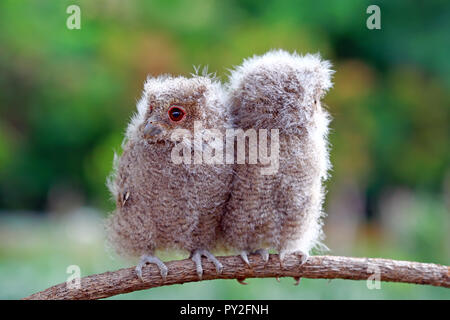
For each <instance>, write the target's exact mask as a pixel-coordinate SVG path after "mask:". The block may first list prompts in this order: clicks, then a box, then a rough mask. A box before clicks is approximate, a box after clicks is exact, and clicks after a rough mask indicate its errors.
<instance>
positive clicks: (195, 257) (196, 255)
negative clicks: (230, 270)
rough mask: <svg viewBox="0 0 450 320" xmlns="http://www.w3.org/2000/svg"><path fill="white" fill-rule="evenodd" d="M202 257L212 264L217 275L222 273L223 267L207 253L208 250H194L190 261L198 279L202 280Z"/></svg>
mask: <svg viewBox="0 0 450 320" xmlns="http://www.w3.org/2000/svg"><path fill="white" fill-rule="evenodd" d="M202 256H203V257H206V258H207V259H208V260H209V261H211V262H212V263H214V266H215V267H216V271H217V273H218V274H221V273H222V271H223V265H222V264H221V263H220V261H219V260H217V259H216V257H215V256H214V255H213V254H212V253H211V252H209V251H208V250H195V251H194V252H193V253H192V255H191V259H192V261H194V263H195V268H196V271H197V275H198V277H199V279H202V276H203V268H202Z"/></svg>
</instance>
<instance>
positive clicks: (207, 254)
mask: <svg viewBox="0 0 450 320" xmlns="http://www.w3.org/2000/svg"><path fill="white" fill-rule="evenodd" d="M202 255H203V256H205V257H206V258H207V259H208V260H209V261H211V262H212V263H214V266H215V267H216V272H217V273H218V274H221V273H222V271H223V265H222V264H221V263H220V261H219V260H217V258H216V257H215V256H214V255H213V254H212V253H211V252H209V251H208V250H202Z"/></svg>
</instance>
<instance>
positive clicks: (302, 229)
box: [221, 51, 332, 265]
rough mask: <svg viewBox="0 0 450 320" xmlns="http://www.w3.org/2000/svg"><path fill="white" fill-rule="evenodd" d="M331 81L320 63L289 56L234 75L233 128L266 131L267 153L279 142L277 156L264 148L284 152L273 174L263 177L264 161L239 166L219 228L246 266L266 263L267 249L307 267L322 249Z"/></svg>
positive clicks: (277, 55) (254, 62)
mask: <svg viewBox="0 0 450 320" xmlns="http://www.w3.org/2000/svg"><path fill="white" fill-rule="evenodd" d="M331 74H332V71H331V70H330V64H329V63H328V62H327V61H321V59H320V58H319V57H318V56H314V55H306V56H299V55H297V54H289V53H287V52H285V51H271V52H268V53H266V54H265V55H263V56H259V57H253V58H250V59H248V60H246V61H244V63H243V64H242V65H241V66H239V67H238V68H237V69H236V70H234V71H233V72H232V74H231V77H230V84H229V104H230V108H231V109H230V112H231V116H232V119H233V122H234V123H233V125H234V127H237V128H241V129H243V130H248V129H255V130H256V131H257V132H258V131H259V129H267V133H268V138H267V141H269V142H268V145H269V146H270V145H271V144H272V145H276V144H277V142H279V144H278V146H279V150H277V148H274V149H273V148H269V147H267V149H269V150H272V151H271V152H277V151H279V152H278V159H279V162H278V168H275V170H272V172H270V171H266V172H264V170H261V169H263V168H264V167H266V165H263V164H261V163H260V161H258V163H257V164H249V163H246V164H236V165H235V166H234V170H235V175H234V177H233V182H232V187H231V196H230V200H229V202H228V204H227V206H226V211H225V214H224V216H223V219H222V222H221V226H222V233H223V240H224V242H225V244H226V245H227V246H228V247H229V248H231V249H234V250H236V251H239V252H240V253H241V256H242V258H243V260H244V261H245V262H246V263H247V264H248V265H250V264H249V260H248V256H247V255H248V254H249V253H253V252H257V253H259V254H261V255H262V257H263V258H264V259H265V260H266V261H267V259H268V249H273V250H276V251H278V252H279V253H280V260H281V261H283V259H284V258H285V255H286V254H291V253H292V254H300V255H301V257H302V262H305V261H306V260H307V259H308V256H309V252H310V250H311V249H312V248H313V247H315V246H316V245H318V244H319V243H320V239H321V236H322V231H321V229H322V221H321V220H322V216H323V213H322V202H323V199H324V188H323V185H322V183H323V181H324V180H325V179H326V177H327V171H328V169H329V167H330V164H329V160H328V146H327V132H328V123H329V115H328V113H327V112H326V111H325V110H324V109H323V108H322V106H321V103H320V99H321V98H322V97H323V95H324V94H325V92H326V91H327V90H328V89H329V88H330V87H331V80H330V78H331ZM271 129H278V131H277V132H278V133H276V132H274V131H271ZM262 142H263V141H261V140H260V141H259V146H258V147H259V148H261V143H262ZM263 143H265V141H264V142H263ZM269 153H270V152H269ZM271 156H272V157H273V156H274V155H271ZM276 169H278V170H276Z"/></svg>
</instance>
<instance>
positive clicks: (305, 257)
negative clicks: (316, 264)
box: [280, 250, 309, 269]
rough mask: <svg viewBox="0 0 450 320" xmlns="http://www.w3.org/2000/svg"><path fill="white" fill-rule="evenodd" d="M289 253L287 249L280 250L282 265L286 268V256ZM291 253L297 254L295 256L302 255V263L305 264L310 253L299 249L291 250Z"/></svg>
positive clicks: (282, 267)
mask: <svg viewBox="0 0 450 320" xmlns="http://www.w3.org/2000/svg"><path fill="white" fill-rule="evenodd" d="M287 254H288V253H287V252H285V251H282V252H280V266H281V269H284V258H285V257H286V255H287ZM289 254H292V255H295V256H300V265H303V264H305V263H306V261H308V259H309V254H308V253H306V252H305V251H302V250H297V251H294V252H290V253H289Z"/></svg>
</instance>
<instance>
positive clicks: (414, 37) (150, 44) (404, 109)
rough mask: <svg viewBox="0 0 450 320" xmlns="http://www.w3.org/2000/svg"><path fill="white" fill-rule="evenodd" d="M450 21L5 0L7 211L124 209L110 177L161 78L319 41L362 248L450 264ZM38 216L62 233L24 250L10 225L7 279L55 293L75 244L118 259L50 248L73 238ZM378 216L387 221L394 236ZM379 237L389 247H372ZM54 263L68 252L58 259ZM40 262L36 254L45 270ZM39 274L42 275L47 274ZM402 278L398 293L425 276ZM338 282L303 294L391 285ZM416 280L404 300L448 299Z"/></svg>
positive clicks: (332, 6)
mask: <svg viewBox="0 0 450 320" xmlns="http://www.w3.org/2000/svg"><path fill="white" fill-rule="evenodd" d="M71 4H78V5H79V6H80V8H81V30H69V29H67V28H66V19H67V17H68V14H67V13H66V8H67V7H68V6H69V5H71ZM370 4H378V5H379V6H380V8H381V25H382V29H381V30H368V29H367V28H366V19H367V17H368V15H367V14H366V8H367V6H368V5H370ZM449 30H450V6H449V4H448V1H444V0H434V1H416V2H414V3H411V2H408V1H375V0H374V1H352V0H341V1H324V0H308V1H297V0H265V1H258V0H230V1H219V0H190V1H187V0H171V1H166V0H153V1H119V0H110V1H106V0H97V1H89V0H84V1H78V0H70V1H69V0H61V1H52V0H41V1H32V0H24V1H15V0H3V1H1V2H0V209H2V210H4V211H5V212H6V211H12V210H33V211H39V212H52V213H54V212H59V211H64V210H66V211H70V210H69V209H73V208H76V207H80V206H89V207H96V208H100V209H101V210H102V211H103V212H107V211H109V210H111V208H112V203H111V202H110V201H109V200H108V199H109V194H108V192H107V189H106V187H105V179H106V176H107V175H108V173H109V171H110V169H111V165H112V159H113V151H114V150H118V149H119V148H120V143H121V140H122V137H123V132H124V129H125V126H126V124H127V122H128V119H129V117H130V116H131V114H132V112H133V111H134V109H135V103H136V100H137V99H138V98H139V97H140V93H141V89H142V84H143V81H144V80H145V78H146V76H147V75H158V74H161V73H173V74H183V75H189V74H190V73H191V72H193V67H192V66H193V65H195V66H198V65H208V66H209V71H211V72H217V75H218V76H219V77H220V78H221V79H222V80H223V81H226V79H227V75H228V74H229V71H228V70H229V68H231V67H232V66H234V65H238V64H240V63H241V62H242V60H243V59H244V58H246V57H249V56H252V55H254V54H262V53H264V52H265V51H267V50H270V49H272V48H283V49H286V50H290V51H294V50H296V51H297V52H300V53H307V52H320V53H321V54H322V56H323V57H324V58H325V59H328V60H330V61H331V62H332V63H333V65H334V68H335V70H336V74H335V77H334V83H335V86H334V88H333V89H332V90H331V92H330V93H329V94H328V95H327V97H326V98H325V104H326V105H327V106H328V109H329V111H330V113H331V114H332V116H333V118H334V120H333V122H332V125H331V127H332V132H331V136H330V140H331V144H332V150H331V158H332V159H331V160H332V163H333V167H334V169H333V172H332V178H331V180H330V181H329V190H330V191H329V197H328V198H333V195H336V194H340V192H342V186H343V185H346V184H347V183H348V182H350V184H351V185H356V186H357V189H358V190H359V192H360V193H361V194H362V195H363V198H364V199H363V202H364V206H365V209H364V210H362V212H359V214H360V215H361V213H365V214H366V215H367V216H369V218H371V217H372V218H374V219H373V220H371V221H372V222H373V221H375V222H376V223H373V225H372V226H371V227H370V228H374V229H371V230H365V233H364V236H363V237H356V240H357V241H359V242H363V243H365V241H367V242H368V243H365V245H363V246H360V247H361V248H363V250H361V251H359V250H358V249H357V248H351V250H355V251H353V252H359V253H360V254H361V255H367V253H372V254H380V255H383V256H386V254H387V253H389V252H390V251H389V248H392V257H394V258H395V257H403V256H405V258H411V259H424V260H429V259H434V260H435V261H437V262H441V263H447V264H448V259H449V257H450V254H449V252H448V243H449V239H448V230H449V225H448V217H449V214H448V205H449V203H448V202H449V201H450V200H449V197H450V196H449V193H450V170H449V169H450V168H449V163H450V147H449V140H450V130H449V121H450V94H449V89H450V63H448V56H449V54H450V42H449V41H448V31H449ZM400 189H404V190H410V191H409V192H410V194H413V195H416V194H420V195H421V196H420V197H419V199H421V200H414V199H416V198H417V197H416V196H413V197H412V199H413V200H411V199H410V200H408V201H406V203H407V205H405V207H402V208H400V209H401V210H400V209H398V208H397V209H398V210H397V209H396V210H391V211H389V210H388V209H386V208H384V207H383V206H384V204H383V199H385V196H386V194H389V192H390V191H389V190H400ZM422 195H423V196H422ZM445 197H447V198H445ZM423 199H425V200H423ZM445 201H447V202H445ZM394 202H395V201H394ZM68 203H73V208H68ZM384 209H386V210H384ZM386 212H392V214H391V215H389V214H386ZM396 212H400V213H399V214H400V215H396V214H395V213H396ZM402 214H403V215H402ZM0 215H1V212H0ZM33 219H35V217H34V218H32V217H28V218H27V219H25V221H28V222H26V223H25V226H24V227H23V229H20V228H18V229H17V230H18V231H17V232H18V233H19V234H21V233H22V232H25V233H26V232H31V230H33V228H34V220H33ZM339 219H340V218H339ZM13 221H15V220H13ZM20 221H22V220H20ZM5 223H6V222H5ZM14 223H15V222H13V225H14ZM21 223H22V222H21ZM27 223H31V224H32V227H30V226H29V227H27ZM6 225H8V226H10V224H6ZM37 225H38V226H39V227H38V229H37V230H35V234H34V235H33V236H32V235H31V233H29V237H30V239H34V240H36V241H37V240H38V239H39V237H40V236H43V237H44V238H43V239H41V242H42V241H43V242H45V241H49V243H47V244H45V243H44V244H42V243H41V242H39V241H37V242H36V243H35V242H34V241H31V240H30V239H28V238H27V239H25V240H24V239H22V245H23V247H22V248H21V249H17V247H16V246H15V245H20V243H21V242H18V243H16V244H14V241H13V239H16V240H17V237H18V235H17V234H15V233H8V234H10V238H9V237H8V236H5V234H6V233H3V234H2V236H4V237H3V238H4V241H6V242H3V244H2V246H1V247H0V250H2V251H0V261H6V260H8V261H9V262H8V263H3V264H2V265H0V275H5V277H6V278H4V277H1V278H0V282H2V283H4V281H6V282H8V281H12V280H8V279H9V276H8V274H10V272H14V271H16V268H17V266H18V265H20V268H19V271H20V270H22V269H26V270H27V271H26V272H29V275H30V277H31V278H33V279H34V281H35V282H33V284H35V285H36V288H38V287H39V288H40V289H42V287H45V286H47V284H48V285H50V284H52V283H54V282H57V281H63V279H62V278H61V279H59V278H58V279H56V278H55V274H54V273H53V272H54V271H55V270H58V272H59V273H60V271H61V270H60V267H61V265H67V264H66V262H67V263H68V261H69V260H70V259H68V258H67V259H66V258H64V257H70V256H73V255H75V256H74V258H73V259H75V260H76V259H78V258H80V259H81V260H82V261H85V265H88V266H87V267H86V266H85V267H84V270H88V271H86V272H89V271H91V272H100V271H102V270H104V268H105V265H108V264H107V263H105V264H103V263H102V261H100V262H99V264H98V265H96V266H91V265H89V263H91V262H89V261H91V258H92V261H97V262H98V261H99V260H98V259H97V260H95V259H94V257H93V256H92V257H91V256H89V253H86V252H85V251H83V255H80V256H79V257H78V256H77V255H76V254H74V251H73V250H75V249H73V250H72V249H71V250H68V251H67V252H65V251H64V250H63V249H61V250H60V251H58V250H59V249H58V248H59V246H58V248H51V246H53V245H55V244H58V243H59V242H58V241H54V240H49V239H50V238H51V237H53V236H52V234H53V233H50V235H48V237H45V235H46V234H47V232H48V231H49V230H52V225H47V224H45V223H42V222H39V223H37ZM42 228H43V229H42ZM46 228H47V229H46ZM55 228H56V227H55ZM58 228H59V227H58ZM377 228H382V230H384V231H383V232H384V233H382V235H381V236H380V235H379V234H380V233H379V232H378V231H376V230H377ZM13 230H15V229H14V228H13ZM20 230H22V231H20ZM24 230H26V231H24ZM374 230H375V231H374ZM389 230H390V231H389ZM388 231H389V232H388ZM2 232H3V231H2ZM53 232H57V231H53ZM373 234H375V235H377V234H378V239H382V241H383V244H384V246H382V245H380V244H376V245H375V246H371V245H370V244H369V243H370V242H371V240H370V239H371V237H370V235H373ZM33 237H34V238H33ZM49 237H50V238H49ZM385 237H387V238H386V239H385ZM25 238H26V237H25ZM5 239H6V240H5ZM8 239H9V240H8ZM443 239H444V240H443ZM389 241H392V242H389ZM39 243H41V245H39ZM335 247H338V250H339V246H335ZM8 248H9V249H8ZM33 248H34V249H36V250H35V254H34V255H33V254H32V252H33V250H34V249H33ZM77 248H78V247H77ZM95 249H98V248H97V247H94V249H92V250H95ZM8 250H10V251H8ZM51 250H53V252H52V255H50V253H49V251H51ZM55 250H56V251H55ZM77 250H78V249H77ZM100 250H101V249H100ZM63 251H64V252H65V253H62V252H63ZM97 252H98V251H97ZM411 252H413V253H414V254H411ZM58 254H62V256H61V255H59V256H58ZM37 255H39V257H40V258H39V257H37ZM52 257H53V258H52ZM56 257H59V258H56ZM51 259H62V260H61V261H60V260H58V262H55V263H53V262H52V261H51ZM64 259H65V260H64ZM83 259H84V260H83ZM49 260H50V261H49ZM66 260H67V261H66ZM30 261H33V262H30ZM26 263H35V265H34V266H33V268H31V267H30V265H28V266H27V265H25V264H26ZM92 263H93V262H92ZM49 266H50V267H51V268H49ZM22 271H23V270H22ZM24 272H25V271H24ZM38 274H40V276H41V277H40V278H36V277H34V275H38ZM30 277H24V278H23V279H28V280H29V279H30ZM61 277H65V275H64V274H63V275H62V276H61ZM16 280H17V279H16ZM16 280H14V281H16ZM28 280H27V281H28ZM24 281H25V280H24ZM47 281H48V282H47ZM266 281H270V280H260V281H259V280H254V281H252V282H255V283H257V285H256V286H252V287H250V286H249V287H248V288H246V289H239V290H237V289H235V287H237V285H235V284H234V283H233V284H230V283H227V284H226V285H223V287H220V288H221V289H220V290H219V291H220V293H217V292H216V293H214V294H211V295H209V294H207V292H209V291H211V290H212V289H211V285H210V284H209V283H205V284H201V285H198V284H196V285H195V286H194V285H187V286H186V287H187V288H189V289H186V291H187V292H191V291H192V290H193V289H194V287H195V288H196V290H198V291H201V292H203V293H202V295H199V296H198V297H205V298H206V297H224V296H227V297H230V298H231V297H232V298H241V297H248V296H252V295H251V292H250V291H253V292H261V288H263V287H264V286H263V285H262V283H266ZM260 283H261V285H260ZM316 283H319V282H316V281H311V282H309V281H305V286H306V287H307V288H308V289H309V288H310V287H311V288H312V287H314V286H318V285H319V284H316ZM320 283H321V282H320ZM335 284H336V289H335V290H334V291H333V290H331V289H330V288H332V286H334V285H335ZM22 285H23V286H24V287H25V286H26V284H25V283H22ZM320 285H322V283H321V284H320ZM386 286H387V287H389V286H391V285H386ZM392 286H393V287H392V288H393V289H392V291H389V290H391V289H389V290H388V291H386V292H388V293H385V297H395V296H396V295H395V293H396V292H402V293H405V292H410V291H408V288H411V286H403V287H402V286H401V285H397V286H395V285H392ZM31 287H33V288H34V286H31ZM28 288H30V286H29V287H28ZM202 288H203V289H202ZM208 288H209V289H208ZM239 288H243V287H239ZM283 288H284V289H283V290H282V289H279V291H276V292H275V291H272V289H271V291H270V293H267V296H264V297H268V298H276V295H277V294H278V295H279V297H283V298H289V297H290V294H291V293H292V292H293V289H290V290H287V289H285V288H286V287H285V286H283ZM324 288H326V289H318V291H314V292H313V293H311V292H309V293H308V294H307V293H305V292H306V291H305V292H304V293H303V294H304V295H301V294H300V295H294V294H293V295H292V298H299V297H309V298H314V297H336V296H337V297H341V298H345V297H347V296H342V295H341V296H340V295H339V293H337V292H339V290H341V289H342V288H352V289H351V290H350V289H349V290H348V291H346V292H347V293H348V295H349V296H348V297H355V298H359V297H363V296H364V297H367V298H377V297H380V296H379V295H378V296H377V293H375V292H372V293H368V291H367V290H366V289H365V286H364V284H351V285H349V284H348V282H346V283H345V285H344V284H342V282H339V281H336V282H333V284H331V285H329V286H324ZM358 288H359V289H358ZM361 288H363V289H361ZM17 290H18V292H16V293H14V290H12V291H9V292H10V293H9V295H7V297H19V296H20V294H23V293H24V288H23V287H20V286H19V287H17ZM166 290H168V291H166ZM177 290H178V289H177ZM202 290H203V291H202ZM208 290H209V291H208ZM221 290H222V291H221ZM329 290H331V291H332V292H334V293H328V291H329ZM417 290H418V291H415V293H414V294H410V295H404V296H403V297H414V298H418V297H421V294H422V293H423V294H424V296H430V297H438V296H439V293H438V291H436V290H437V289H430V288H421V289H417ZM433 290H435V291H433ZM186 291H180V292H186ZM19 292H20V294H19ZM165 292H170V294H169V293H167V294H169V295H168V297H175V296H174V294H175V293H174V292H176V290H175V291H174V290H171V291H170V289H167V288H160V289H157V290H154V291H152V293H151V294H153V295H150V296H148V297H164V296H165V294H166V293H165ZM295 292H297V293H298V291H297V290H296V291H295ZM361 292H364V294H361ZM429 292H431V293H430V295H428V293H429ZM439 292H440V291H439ZM5 294H6V293H4V294H3V295H2V296H5ZM159 294H161V295H160V296H159ZM246 294H247V295H246ZM272 294H273V295H272ZM136 295H137V296H139V297H140V295H139V294H136ZM314 295H315V296H314ZM142 296H145V297H147V295H142ZM254 296H255V297H263V296H261V295H260V296H258V295H254ZM177 297H180V295H179V296H177ZM184 297H186V296H184ZM447 297H448V296H447Z"/></svg>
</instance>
